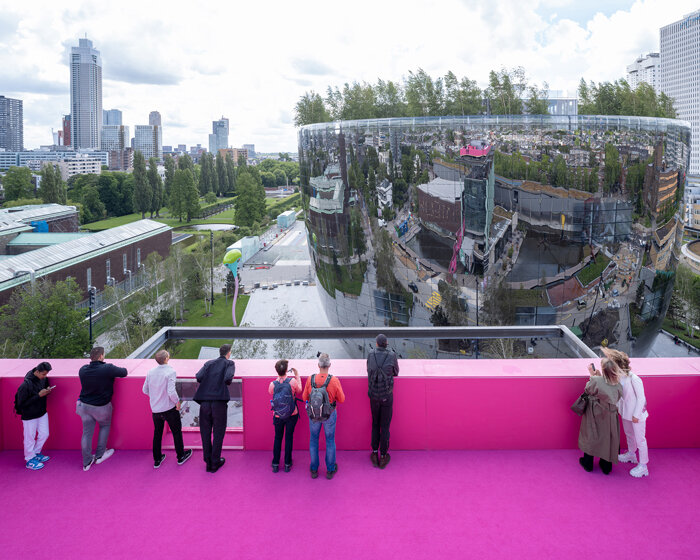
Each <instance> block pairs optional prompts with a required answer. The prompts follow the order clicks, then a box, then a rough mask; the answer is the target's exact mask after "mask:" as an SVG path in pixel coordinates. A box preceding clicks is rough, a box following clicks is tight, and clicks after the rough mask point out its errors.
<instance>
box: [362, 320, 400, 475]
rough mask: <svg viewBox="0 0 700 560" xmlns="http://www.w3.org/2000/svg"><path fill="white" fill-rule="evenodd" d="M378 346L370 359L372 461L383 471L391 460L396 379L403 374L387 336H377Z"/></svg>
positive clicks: (368, 359) (368, 378)
mask: <svg viewBox="0 0 700 560" xmlns="http://www.w3.org/2000/svg"><path fill="white" fill-rule="evenodd" d="M376 343H377V347H376V348H375V349H373V350H371V351H370V353H369V356H367V382H368V391H367V394H368V395H369V405H370V408H371V409H372V452H371V453H370V459H371V460H372V464H373V465H374V466H375V467H379V468H380V469H383V468H385V467H386V466H387V464H388V463H389V461H390V460H391V455H389V425H390V424H391V416H392V414H393V409H394V377H396V376H397V375H398V374H399V361H398V359H397V358H396V352H394V351H393V350H389V349H388V348H387V345H388V340H387V338H386V336H384V335H383V334H380V335H377V339H376ZM380 453H381V456H380Z"/></svg>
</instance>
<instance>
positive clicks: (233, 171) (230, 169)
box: [224, 152, 236, 193]
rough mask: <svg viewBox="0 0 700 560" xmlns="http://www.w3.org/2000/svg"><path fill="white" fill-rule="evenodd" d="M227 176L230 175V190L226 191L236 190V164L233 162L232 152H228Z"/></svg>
mask: <svg viewBox="0 0 700 560" xmlns="http://www.w3.org/2000/svg"><path fill="white" fill-rule="evenodd" d="M226 176H227V177H228V183H227V184H228V190H227V191H224V192H227V193H235V192H236V166H235V165H234V162H233V155H231V152H226Z"/></svg>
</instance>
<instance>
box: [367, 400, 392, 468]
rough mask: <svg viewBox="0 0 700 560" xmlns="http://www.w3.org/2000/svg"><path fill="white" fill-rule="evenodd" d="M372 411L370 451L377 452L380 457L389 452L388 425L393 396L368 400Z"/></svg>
mask: <svg viewBox="0 0 700 560" xmlns="http://www.w3.org/2000/svg"><path fill="white" fill-rule="evenodd" d="M369 407H370V408H371V409H372V451H377V450H379V451H380V452H381V454H382V455H386V453H387V451H389V425H390V424H391V416H392V414H393V412H394V395H390V396H389V397H388V398H386V399H383V400H378V399H370V400H369Z"/></svg>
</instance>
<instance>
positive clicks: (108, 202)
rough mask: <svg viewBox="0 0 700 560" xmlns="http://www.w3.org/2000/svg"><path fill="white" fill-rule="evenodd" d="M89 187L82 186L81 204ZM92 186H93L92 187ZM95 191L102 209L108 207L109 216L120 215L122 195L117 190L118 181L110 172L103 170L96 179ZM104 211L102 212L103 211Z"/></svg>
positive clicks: (121, 213)
mask: <svg viewBox="0 0 700 560" xmlns="http://www.w3.org/2000/svg"><path fill="white" fill-rule="evenodd" d="M90 188H91V187H84V188H83V189H82V191H83V204H85V193H86V192H88V190H89V189H90ZM92 188H94V187H92ZM97 192H98V193H99V196H100V201H101V202H102V205H103V210H104V209H106V208H109V215H110V216H122V215H123V212H122V196H121V193H120V192H119V183H118V181H117V178H116V177H115V176H114V175H112V173H109V172H104V173H102V174H101V175H100V176H99V178H98V179H97ZM103 213H104V212H103Z"/></svg>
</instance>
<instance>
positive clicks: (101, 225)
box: [80, 213, 141, 231]
mask: <svg viewBox="0 0 700 560" xmlns="http://www.w3.org/2000/svg"><path fill="white" fill-rule="evenodd" d="M140 219H141V214H140V213H137V214H127V215H126V216H119V217H118V218H107V219H106V220H100V221H99V222H92V223H91V224H84V225H82V226H80V228H81V229H86V230H88V231H104V230H106V229H110V228H113V227H117V226H123V225H126V224H130V223H131V222H135V221H137V220H140Z"/></svg>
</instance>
